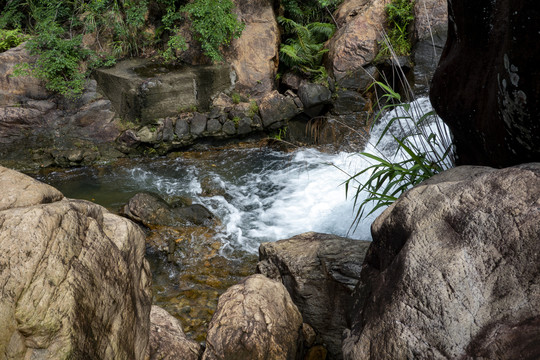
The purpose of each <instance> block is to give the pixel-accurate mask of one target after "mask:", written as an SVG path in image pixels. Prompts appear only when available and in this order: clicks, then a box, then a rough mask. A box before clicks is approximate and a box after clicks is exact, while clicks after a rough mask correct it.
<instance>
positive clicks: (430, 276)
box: [343, 163, 540, 360]
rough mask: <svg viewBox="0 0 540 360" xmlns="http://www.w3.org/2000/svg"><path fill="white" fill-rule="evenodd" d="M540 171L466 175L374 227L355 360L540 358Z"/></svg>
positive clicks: (459, 171) (427, 187) (466, 171)
mask: <svg viewBox="0 0 540 360" xmlns="http://www.w3.org/2000/svg"><path fill="white" fill-rule="evenodd" d="M539 199H540V164H539V163H533V164H525V165H521V166H518V167H514V168H507V169H503V170H495V169H492V168H486V167H458V168H455V169H452V170H449V171H447V172H444V173H442V174H440V175H437V176H435V177H433V178H432V179H430V180H428V181H427V182H425V183H423V184H421V185H419V186H417V187H415V188H413V189H412V190H410V191H408V192H407V193H405V194H404V195H403V196H402V197H401V198H400V199H399V200H398V201H397V202H396V203H394V204H393V205H392V206H391V207H390V208H388V209H387V210H386V211H385V212H384V213H383V214H382V215H381V216H379V217H378V218H377V220H376V221H375V222H374V223H373V226H372V233H373V243H372V245H371V247H370V249H369V251H368V254H367V255H366V259H365V262H364V264H363V268H362V272H361V279H360V281H359V283H358V286H357V288H356V289H355V309H356V310H355V312H353V314H352V321H353V326H352V329H351V331H350V332H349V333H348V335H347V338H346V339H345V340H344V346H343V350H344V355H345V359H351V360H352V359H354V360H361V359H404V358H409V359H412V358H414V359H478V358H484V359H537V358H538V357H540V346H539V343H538V338H539V336H540V321H539V319H540V310H539V309H540V296H539V294H540V242H539V241H538V240H539V239H540V225H539V224H540V200H539Z"/></svg>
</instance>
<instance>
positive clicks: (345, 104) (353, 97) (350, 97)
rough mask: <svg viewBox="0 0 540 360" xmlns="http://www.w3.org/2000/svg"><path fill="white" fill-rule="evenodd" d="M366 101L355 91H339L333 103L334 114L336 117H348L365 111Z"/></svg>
mask: <svg viewBox="0 0 540 360" xmlns="http://www.w3.org/2000/svg"><path fill="white" fill-rule="evenodd" d="M366 104H367V102H366V99H364V98H363V97H362V95H361V94H360V93H358V92H356V91H353V90H338V91H337V92H336V97H335V99H334V101H333V102H332V105H333V107H332V113H334V114H336V115H346V114H352V113H358V112H361V111H363V110H365V107H366Z"/></svg>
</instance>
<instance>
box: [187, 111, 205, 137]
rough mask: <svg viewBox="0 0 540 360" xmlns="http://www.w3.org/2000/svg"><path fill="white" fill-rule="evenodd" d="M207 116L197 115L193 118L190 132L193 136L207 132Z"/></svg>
mask: <svg viewBox="0 0 540 360" xmlns="http://www.w3.org/2000/svg"><path fill="white" fill-rule="evenodd" d="M206 120H207V119H206V115H204V114H200V113H195V114H194V115H193V118H191V126H190V128H189V129H190V130H189V131H190V132H191V134H192V135H195V136H199V135H201V134H202V133H203V131H204V130H206Z"/></svg>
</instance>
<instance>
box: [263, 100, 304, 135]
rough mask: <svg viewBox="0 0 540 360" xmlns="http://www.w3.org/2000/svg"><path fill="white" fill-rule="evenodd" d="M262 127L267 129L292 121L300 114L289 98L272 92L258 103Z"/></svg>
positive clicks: (299, 110)
mask: <svg viewBox="0 0 540 360" xmlns="http://www.w3.org/2000/svg"><path fill="white" fill-rule="evenodd" d="M258 105H259V113H260V114H261V118H262V122H263V126H264V127H265V128H266V127H269V126H271V125H273V124H275V123H279V122H282V121H286V120H289V119H292V118H293V117H294V116H295V115H297V114H299V113H300V112H301V109H299V108H298V107H297V106H296V104H295V103H294V100H293V99H292V98H291V97H288V96H284V95H281V94H280V93H278V92H277V91H272V92H270V93H268V94H267V95H265V96H264V97H263V98H262V99H261V100H260V101H259V103H258Z"/></svg>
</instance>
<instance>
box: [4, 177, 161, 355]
mask: <svg viewBox="0 0 540 360" xmlns="http://www.w3.org/2000/svg"><path fill="white" fill-rule="evenodd" d="M0 188H1V189H2V196H1V197H0V284H2V285H1V289H2V290H1V291H0V324H2V325H1V326H0V354H2V358H3V359H23V358H24V359H29V358H32V359H144V356H145V353H146V349H147V345H148V339H149V326H150V321H149V315H150V305H151V291H150V281H151V280H150V271H149V267H148V264H147V262H146V260H145V259H144V252H145V246H144V234H143V232H142V231H141V230H140V229H139V228H138V227H137V226H135V225H134V224H133V223H132V222H131V221H129V220H127V219H124V218H121V217H119V216H116V215H113V214H111V213H109V212H108V211H107V210H105V209H104V208H102V207H101V206H98V205H95V204H93V203H90V202H87V201H79V200H70V199H66V198H64V197H63V195H62V194H61V193H60V192H59V191H57V190H55V189H54V188H52V187H50V186H48V185H44V184H41V183H39V182H37V181H35V180H33V179H31V178H29V177H27V176H25V175H22V174H20V173H17V172H15V171H13V170H9V169H6V168H3V167H0Z"/></svg>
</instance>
